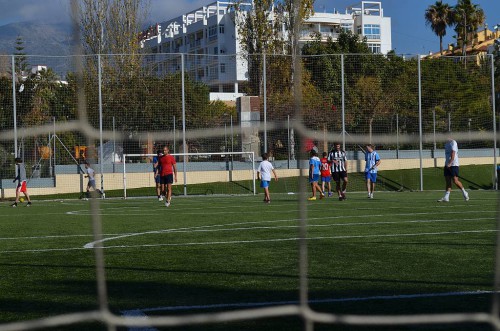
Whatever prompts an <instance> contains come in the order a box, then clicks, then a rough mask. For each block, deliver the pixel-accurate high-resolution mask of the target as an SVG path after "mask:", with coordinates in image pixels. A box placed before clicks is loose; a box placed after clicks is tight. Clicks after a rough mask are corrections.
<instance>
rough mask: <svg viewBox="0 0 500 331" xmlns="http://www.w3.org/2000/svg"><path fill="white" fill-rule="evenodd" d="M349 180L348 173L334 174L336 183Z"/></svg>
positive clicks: (333, 177)
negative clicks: (345, 179)
mask: <svg viewBox="0 0 500 331" xmlns="http://www.w3.org/2000/svg"><path fill="white" fill-rule="evenodd" d="M341 178H342V180H344V178H347V171H339V172H332V179H333V181H335V182H340V179H341Z"/></svg>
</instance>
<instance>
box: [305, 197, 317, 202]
mask: <svg viewBox="0 0 500 331" xmlns="http://www.w3.org/2000/svg"><path fill="white" fill-rule="evenodd" d="M307 200H309V201H315V200H316V197H310V198H307Z"/></svg>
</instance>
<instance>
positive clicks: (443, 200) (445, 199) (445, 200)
mask: <svg viewBox="0 0 500 331" xmlns="http://www.w3.org/2000/svg"><path fill="white" fill-rule="evenodd" d="M466 201H467V200H466ZM438 202H450V200H449V199H447V198H445V197H442V198H441V199H439V200H438Z"/></svg>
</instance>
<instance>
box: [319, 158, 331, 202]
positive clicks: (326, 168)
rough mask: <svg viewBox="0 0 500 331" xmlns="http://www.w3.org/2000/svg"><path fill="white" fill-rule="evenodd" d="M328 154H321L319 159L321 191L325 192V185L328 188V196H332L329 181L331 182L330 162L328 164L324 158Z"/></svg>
mask: <svg viewBox="0 0 500 331" xmlns="http://www.w3.org/2000/svg"><path fill="white" fill-rule="evenodd" d="M327 155H328V153H326V152H323V157H322V158H321V159H320V161H321V167H320V171H321V189H322V190H323V192H325V183H326V184H327V186H328V196H329V197H331V196H332V184H331V183H330V181H331V180H332V172H331V170H330V166H331V165H330V162H328V158H327V157H326V156H327Z"/></svg>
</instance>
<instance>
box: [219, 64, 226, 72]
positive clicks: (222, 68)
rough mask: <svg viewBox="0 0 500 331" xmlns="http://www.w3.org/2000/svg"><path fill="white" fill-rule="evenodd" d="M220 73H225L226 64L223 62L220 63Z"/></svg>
mask: <svg viewBox="0 0 500 331" xmlns="http://www.w3.org/2000/svg"><path fill="white" fill-rule="evenodd" d="M220 73H221V74H225V73H226V64H225V63H221V64H220Z"/></svg>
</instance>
